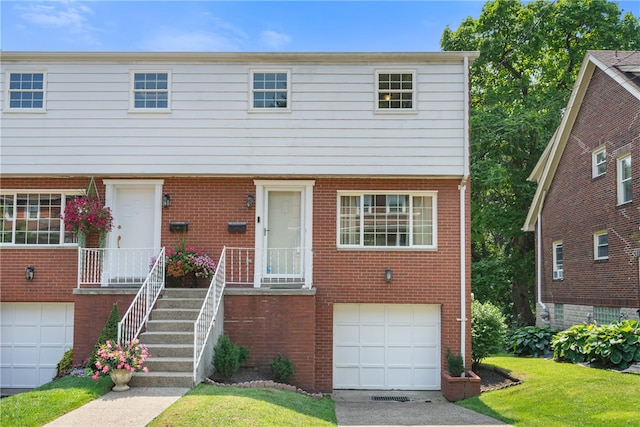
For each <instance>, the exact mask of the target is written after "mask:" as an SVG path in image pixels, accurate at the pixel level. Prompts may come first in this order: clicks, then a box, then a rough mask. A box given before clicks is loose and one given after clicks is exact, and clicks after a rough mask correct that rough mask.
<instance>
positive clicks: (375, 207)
mask: <svg viewBox="0 0 640 427" xmlns="http://www.w3.org/2000/svg"><path fill="white" fill-rule="evenodd" d="M337 240H338V241H337V244H338V247H339V248H423V249H435V248H436V247H437V193H436V192H416V193H360V192H340V193H339V194H338V239H337Z"/></svg>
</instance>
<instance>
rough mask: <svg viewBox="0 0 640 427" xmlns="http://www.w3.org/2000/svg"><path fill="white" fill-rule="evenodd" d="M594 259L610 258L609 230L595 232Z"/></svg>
mask: <svg viewBox="0 0 640 427" xmlns="http://www.w3.org/2000/svg"><path fill="white" fill-rule="evenodd" d="M593 259H596V260H599V259H609V234H608V233H607V230H603V231H597V232H595V233H593Z"/></svg>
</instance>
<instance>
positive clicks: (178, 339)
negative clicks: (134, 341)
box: [140, 331, 193, 345]
mask: <svg viewBox="0 0 640 427" xmlns="http://www.w3.org/2000/svg"><path fill="white" fill-rule="evenodd" d="M140 342H142V343H143V344H144V345H147V344H165V343H166V344H192V345H193V331H191V332H145V333H143V334H142V335H140Z"/></svg>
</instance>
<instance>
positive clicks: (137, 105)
mask: <svg viewBox="0 0 640 427" xmlns="http://www.w3.org/2000/svg"><path fill="white" fill-rule="evenodd" d="M170 77H171V74H170V73H169V72H168V71H162V72H147V71H136V72H133V73H132V75H131V81H132V83H131V86H132V89H131V90H132V95H131V96H132V103H131V105H132V110H134V111H168V110H169V102H170V91H169V89H170V88H169V82H170Z"/></svg>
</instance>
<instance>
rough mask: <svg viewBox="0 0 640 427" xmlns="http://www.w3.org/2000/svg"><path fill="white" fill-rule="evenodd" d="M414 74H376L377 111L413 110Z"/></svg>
mask: <svg viewBox="0 0 640 427" xmlns="http://www.w3.org/2000/svg"><path fill="white" fill-rule="evenodd" d="M414 80H415V72H413V71H378V72H376V84H377V87H376V97H377V110H378V111H385V110H386V111H389V110H393V111H398V110H409V111H411V110H414V109H415V81H414Z"/></svg>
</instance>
